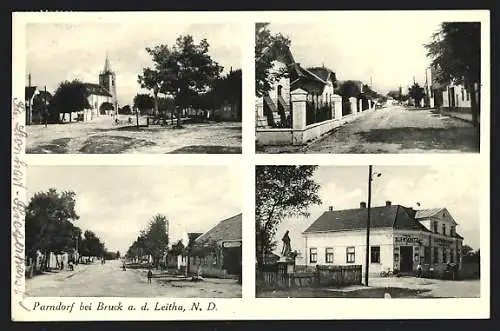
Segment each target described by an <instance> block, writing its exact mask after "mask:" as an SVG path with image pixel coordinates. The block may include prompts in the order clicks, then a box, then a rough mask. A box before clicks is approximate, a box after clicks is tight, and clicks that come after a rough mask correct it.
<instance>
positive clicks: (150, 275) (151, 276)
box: [148, 268, 153, 284]
mask: <svg viewBox="0 0 500 331" xmlns="http://www.w3.org/2000/svg"><path fill="white" fill-rule="evenodd" d="M151 278H153V272H152V271H151V268H149V270H148V284H151Z"/></svg>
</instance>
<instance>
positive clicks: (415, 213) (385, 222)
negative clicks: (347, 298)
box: [303, 201, 463, 275]
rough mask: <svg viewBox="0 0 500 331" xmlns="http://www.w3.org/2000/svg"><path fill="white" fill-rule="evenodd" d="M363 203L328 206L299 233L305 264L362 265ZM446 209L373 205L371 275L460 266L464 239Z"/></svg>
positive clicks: (363, 243)
mask: <svg viewBox="0 0 500 331" xmlns="http://www.w3.org/2000/svg"><path fill="white" fill-rule="evenodd" d="M366 222H367V208H366V203H365V202H361V203H360V207H359V208H355V209H344V210H333V207H330V208H329V210H328V211H325V212H324V213H323V214H322V215H321V216H320V217H319V218H318V219H317V220H316V221H314V222H313V223H312V224H311V226H309V228H307V229H306V230H305V231H304V232H303V236H304V240H305V247H306V250H305V254H306V256H305V262H306V265H308V266H315V265H318V264H320V265H354V264H356V265H362V266H363V272H364V270H365V261H366V260H365V258H366ZM457 225H458V224H457V223H456V221H455V220H454V219H453V217H452V216H451V215H450V213H449V212H448V210H447V209H446V208H435V209H423V210H415V209H413V208H408V207H404V206H401V205H392V204H391V202H390V201H387V203H386V205H385V206H379V207H372V208H371V230H370V260H369V261H370V274H376V275H378V274H380V272H382V271H388V270H391V271H393V270H398V271H399V272H400V273H402V274H413V273H415V272H416V270H417V266H418V265H419V264H421V265H422V268H423V270H424V271H427V270H429V269H430V268H433V269H434V270H436V272H439V270H444V269H445V268H446V265H447V263H456V264H457V265H458V268H459V269H460V268H461V264H462V260H461V250H462V242H463V238H462V237H461V236H460V235H459V234H458V233H457V231H456V227H457Z"/></svg>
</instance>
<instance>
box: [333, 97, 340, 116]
mask: <svg viewBox="0 0 500 331" xmlns="http://www.w3.org/2000/svg"><path fill="white" fill-rule="evenodd" d="M332 104H333V116H332V118H334V119H336V120H339V119H341V118H342V97H341V96H340V95H337V94H334V95H332Z"/></svg>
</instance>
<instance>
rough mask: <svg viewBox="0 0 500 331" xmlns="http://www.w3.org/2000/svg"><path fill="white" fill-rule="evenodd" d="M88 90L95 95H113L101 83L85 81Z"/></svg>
mask: <svg viewBox="0 0 500 331" xmlns="http://www.w3.org/2000/svg"><path fill="white" fill-rule="evenodd" d="M83 85H85V87H86V88H87V90H88V91H89V93H90V94H94V95H102V96H105V97H111V96H112V95H111V94H110V93H109V91H108V90H106V89H105V88H104V87H102V86H101V85H99V84H94V83H83Z"/></svg>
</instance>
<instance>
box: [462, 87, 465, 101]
mask: <svg viewBox="0 0 500 331" xmlns="http://www.w3.org/2000/svg"><path fill="white" fill-rule="evenodd" d="M464 100H465V95H464V89H462V101H464Z"/></svg>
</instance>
